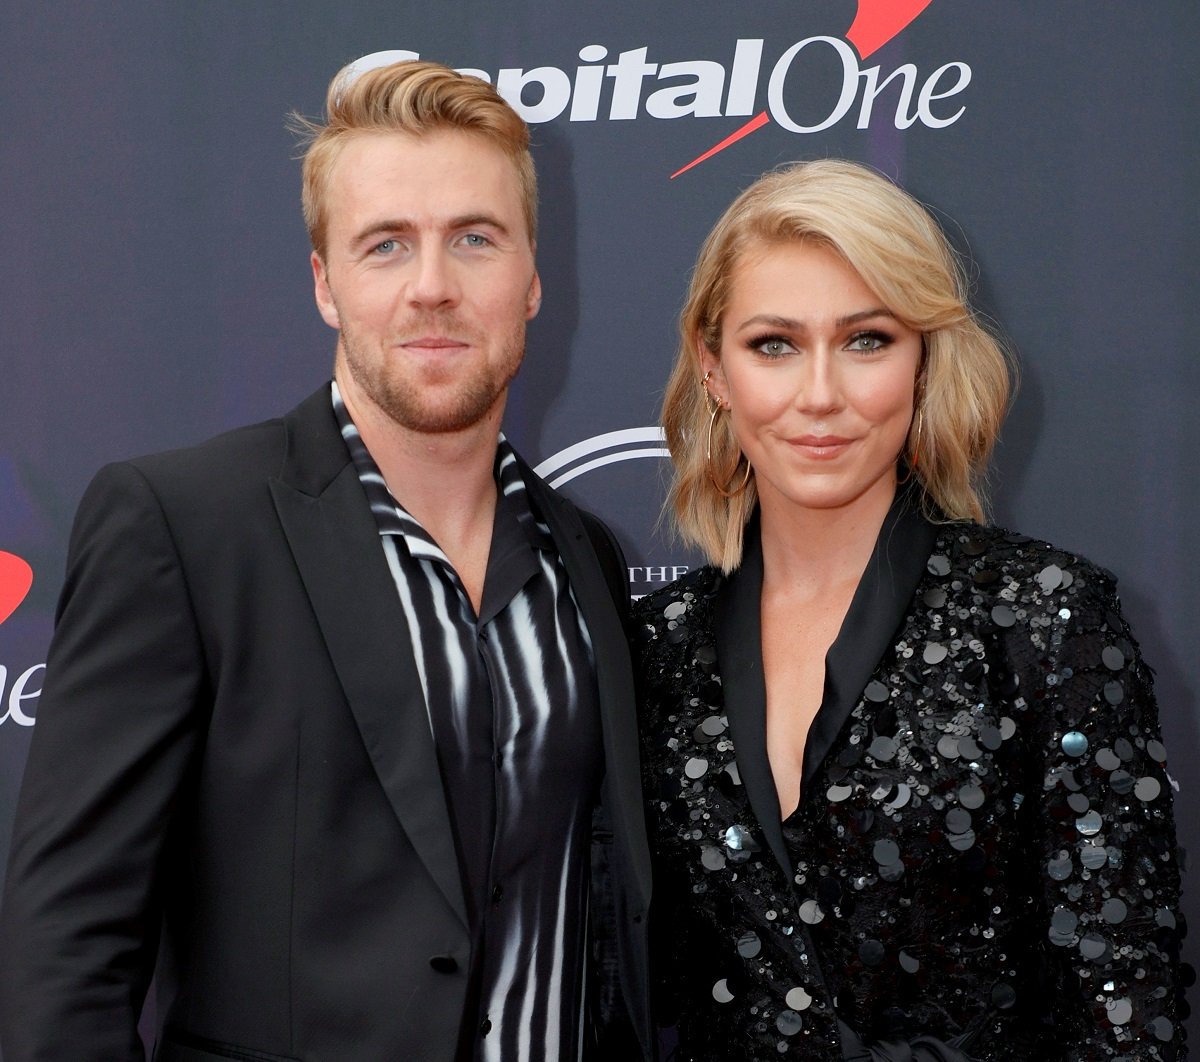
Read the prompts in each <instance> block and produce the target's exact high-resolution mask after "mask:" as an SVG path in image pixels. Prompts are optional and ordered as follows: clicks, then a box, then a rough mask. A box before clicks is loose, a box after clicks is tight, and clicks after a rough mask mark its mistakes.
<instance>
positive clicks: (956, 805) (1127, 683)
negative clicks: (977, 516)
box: [633, 492, 1184, 1062]
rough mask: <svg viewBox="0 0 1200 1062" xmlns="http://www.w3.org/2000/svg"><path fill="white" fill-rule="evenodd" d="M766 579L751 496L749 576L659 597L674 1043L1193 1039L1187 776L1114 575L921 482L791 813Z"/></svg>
mask: <svg viewBox="0 0 1200 1062" xmlns="http://www.w3.org/2000/svg"><path fill="white" fill-rule="evenodd" d="M761 588H762V554H761V545H760V543H759V540H758V533H757V525H756V523H752V525H751V527H750V528H748V529H747V540H746V555H745V558H744V560H743V563H742V566H741V568H739V569H738V571H737V572H736V573H735V574H734V575H732V576H730V577H723V576H722V575H721V573H720V572H719V571H717V570H715V569H713V568H701V569H698V570H696V571H693V572H691V573H689V574H688V575H686V576H685V577H684V578H682V579H680V580H679V581H678V582H676V583H674V584H672V585H671V586H669V587H667V588H665V589H663V590H661V591H659V592H658V593H655V594H653V595H651V596H649V597H647V598H643V599H642V600H641V601H640V602H638V604H637V606H636V608H635V615H634V635H633V636H634V645H635V665H636V666H637V667H638V669H639V671H640V681H641V710H642V719H641V725H642V733H643V762H644V767H643V773H644V779H645V790H646V796H647V805H648V809H649V815H650V822H651V831H652V832H651V844H652V846H653V848H654V849H655V850H656V878H655V906H656V918H655V924H654V927H653V931H654V932H655V934H656V936H657V940H658V955H659V965H658V973H657V980H658V983H659V988H660V1000H659V1007H660V1015H661V1018H660V1021H661V1022H662V1024H664V1025H668V1026H669V1025H675V1031H674V1032H673V1033H668V1034H667V1035H668V1037H669V1038H670V1037H674V1036H677V1037H678V1041H679V1047H678V1051H677V1054H676V1055H675V1057H676V1058H679V1059H697V1060H699V1059H703V1060H705V1062H721V1060H725V1059H738V1060H750V1059H778V1058H780V1057H792V1058H803V1059H805V1060H808V1059H814V1060H816V1059H829V1060H834V1059H841V1058H842V1057H843V1053H842V1052H843V1046H844V1043H845V1042H847V1041H852V1040H854V1039H855V1036H854V1035H851V1030H853V1033H854V1034H857V1035H858V1036H861V1038H862V1040H863V1041H864V1042H866V1043H868V1044H871V1045H872V1049H873V1051H874V1052H875V1053H874V1054H872V1055H871V1056H870V1057H885V1058H892V1057H896V1058H904V1057H908V1058H911V1057H917V1058H943V1057H944V1058H960V1057H964V1056H965V1057H969V1058H971V1059H996V1060H1000V1059H1006V1060H1013V1062H1043V1060H1045V1062H1050V1060H1060V1059H1062V1060H1066V1059H1071V1060H1074V1059H1106V1060H1114V1059H1139V1060H1140V1059H1179V1058H1182V1057H1184V1047H1183V1043H1182V1041H1183V1029H1182V1023H1181V1017H1182V1015H1181V1010H1180V1008H1181V1006H1182V1003H1181V1001H1180V997H1179V991H1178V985H1179V979H1180V974H1179V966H1178V954H1179V939H1180V937H1181V935H1182V927H1181V926H1180V925H1179V924H1178V923H1177V913H1176V911H1177V904H1178V898H1179V866H1178V863H1177V853H1176V847H1175V833H1174V827H1173V823H1172V817H1171V803H1172V799H1171V787H1170V782H1169V779H1168V777H1167V774H1166V772H1165V768H1164V759H1165V754H1164V751H1163V746H1162V744H1161V742H1160V737H1159V727H1158V719H1157V712H1156V708H1155V703H1154V698H1153V692H1152V688H1151V676H1150V671H1149V669H1148V668H1147V667H1146V666H1145V665H1144V664H1143V663H1142V660H1141V657H1140V655H1139V652H1138V647H1137V644H1136V642H1134V640H1133V637H1132V635H1131V634H1130V632H1129V629H1128V627H1127V626H1126V624H1125V622H1124V621H1123V619H1122V618H1121V614H1120V610H1119V605H1118V601H1117V597H1116V593H1115V589H1114V580H1113V578H1112V576H1111V575H1109V574H1108V573H1106V572H1105V571H1103V570H1102V569H1100V568H1098V567H1096V566H1094V565H1093V564H1091V563H1089V562H1088V561H1086V560H1084V559H1083V558H1081V557H1078V556H1075V555H1073V554H1070V553H1066V552H1062V551H1060V550H1056V549H1054V548H1053V547H1051V546H1049V545H1047V544H1045V543H1042V542H1035V541H1031V540H1030V539H1029V538H1026V537H1024V536H1022V535H1016V534H1011V533H1009V532H1006V531H1003V530H999V529H996V528H989V527H980V526H977V525H974V524H966V523H950V524H939V525H935V524H931V523H929V522H927V521H926V520H925V519H924V518H923V517H922V516H921V515H919V512H918V506H917V505H916V504H915V501H914V499H913V496H912V494H911V492H910V493H909V494H907V495H905V494H902V495H901V496H900V497H899V498H898V499H897V502H896V504H894V505H893V507H892V511H891V512H890V513H889V514H888V518H887V520H886V521H885V523H884V526H883V529H882V531H881V533H880V536H879V540H878V542H877V544H876V548H875V552H874V555H873V557H872V559H871V561H870V563H869V564H868V567H867V569H866V571H865V573H864V576H863V579H862V581H861V583H860V585H859V588H858V590H857V593H856V594H855V597H854V599H853V602H852V604H851V606H850V609H849V612H848V614H847V617H846V620H845V622H844V624H843V627H842V631H841V633H840V634H839V636H838V638H837V640H836V642H835V643H834V645H833V646H832V647H831V649H830V651H829V654H828V657H827V661H826V684H825V696H824V701H823V703H822V706H821V709H820V712H819V714H818V715H817V717H816V719H815V721H814V723H813V725H812V729H811V731H810V733H809V736H808V742H807V746H806V749H805V757H804V775H803V783H802V791H801V800H800V807H799V808H798V809H797V811H796V813H795V814H794V815H793V816H792V817H791V818H789V819H788V820H787V821H786V822H785V823H782V824H781V822H780V809H779V804H778V798H777V796H776V791H775V786H774V782H773V779H772V777H771V773H770V766H769V763H768V760H767V755H766V743H765V700H766V697H765V686H764V682H763V674H762V654H761V633H760V620H759V602H760V594H761ZM839 1029H840V1031H839ZM927 1038H930V1039H927ZM926 1044H929V1045H932V1046H931V1047H930V1048H929V1050H928V1051H926V1048H925V1047H919V1046H918V1045H926ZM939 1045H941V1046H944V1047H945V1053H944V1054H943V1053H941V1052H940V1051H939V1050H938V1049H937V1048H938V1046H939ZM910 1049H915V1050H916V1054H915V1056H914V1055H910V1054H907V1053H906V1052H908V1051H909V1050H910ZM956 1052H959V1053H956ZM846 1057H863V1056H860V1055H858V1054H856V1050H855V1049H850V1048H849V1047H848V1046H846Z"/></svg>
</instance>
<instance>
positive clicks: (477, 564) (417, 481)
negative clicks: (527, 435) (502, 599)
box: [338, 379, 504, 612]
mask: <svg viewBox="0 0 1200 1062" xmlns="http://www.w3.org/2000/svg"><path fill="white" fill-rule="evenodd" d="M338 385H339V389H340V391H341V394H342V401H343V402H345V404H346V410H347V412H348V413H349V414H350V419H351V420H353V421H354V426H355V427H356V428H357V429H358V432H359V435H360V436H361V437H362V441H363V444H364V445H365V446H366V448H367V451H368V452H369V453H370V455H371V458H372V460H374V462H375V464H376V465H377V466H378V467H379V471H380V473H381V474H382V475H383V478H384V482H385V483H386V484H387V486H388V490H390V491H391V493H392V496H393V497H394V498H395V499H396V501H398V502H399V503H400V504H401V505H402V506H403V507H404V509H405V511H406V512H408V513H409V514H410V515H411V516H412V517H413V518H414V519H416V520H417V521H418V522H419V523H420V524H421V526H422V527H423V528H424V529H425V530H426V531H427V532H428V533H429V535H430V536H431V537H432V538H433V540H434V541H435V542H436V543H437V544H438V546H439V547H441V550H442V552H443V553H445V554H446V556H447V558H448V559H449V560H450V563H451V564H452V565H454V569H455V571H457V572H458V574H459V578H460V579H462V582H463V584H464V586H465V587H466V589H467V593H468V595H469V596H470V598H471V601H472V604H473V605H474V606H475V609H476V611H477V612H478V610H479V604H480V601H481V600H482V596H483V577H484V573H485V571H486V570H487V557H488V550H489V548H490V546H491V538H492V522H493V518H494V517H495V513H496V480H495V475H494V468H495V462H496V443H497V440H498V437H499V433H500V420H501V417H502V415H503V412H504V396H501V397H500V399H498V400H497V402H496V404H495V406H494V407H493V408H492V409H491V410H489V411H488V413H487V414H486V415H485V416H484V417H483V418H482V419H481V420H479V421H477V422H476V423H475V424H472V425H471V426H470V427H468V428H465V429H463V430H461V431H456V432H438V433H425V432H417V431H412V430H411V429H408V428H405V427H403V426H401V425H399V424H397V423H396V422H395V421H394V420H392V419H391V418H390V417H388V416H387V414H386V413H384V412H383V410H381V409H380V408H379V407H378V406H376V405H375V404H374V403H373V402H371V401H369V400H368V399H365V398H364V397H363V396H362V395H361V394H359V393H358V391H357V389H356V388H355V387H354V385H353V382H351V381H344V380H343V379H339V380H338Z"/></svg>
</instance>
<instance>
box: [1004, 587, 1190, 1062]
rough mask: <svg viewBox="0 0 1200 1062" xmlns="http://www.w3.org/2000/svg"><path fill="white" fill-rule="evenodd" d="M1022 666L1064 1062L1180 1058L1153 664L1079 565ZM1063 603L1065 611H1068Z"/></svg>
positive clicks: (1175, 935)
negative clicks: (1035, 747) (1038, 656)
mask: <svg viewBox="0 0 1200 1062" xmlns="http://www.w3.org/2000/svg"><path fill="white" fill-rule="evenodd" d="M1075 571H1076V582H1077V583H1079V582H1080V581H1082V582H1083V583H1084V584H1085V585H1084V586H1083V587H1082V588H1080V587H1076V588H1075V589H1076V590H1077V591H1078V592H1068V593H1064V594H1063V595H1062V597H1061V600H1060V601H1058V602H1056V605H1055V608H1056V610H1057V611H1055V612H1054V613H1053V614H1052V616H1051V617H1050V619H1049V622H1047V623H1046V624H1045V626H1044V628H1043V630H1044V635H1043V636H1044V639H1045V648H1046V652H1045V655H1044V656H1043V657H1042V661H1041V662H1040V663H1038V664H1037V666H1029V663H1028V662H1027V663H1026V666H1025V667H1023V668H1022V669H1021V672H1020V674H1021V684H1020V685H1021V690H1022V693H1023V695H1024V697H1025V698H1026V699H1027V701H1028V702H1029V703H1028V708H1029V711H1030V713H1031V717H1032V718H1033V719H1034V720H1036V721H1037V725H1036V727H1035V733H1036V734H1037V738H1038V741H1039V743H1040V755H1037V756H1035V758H1034V762H1035V763H1036V765H1037V769H1038V770H1039V772H1040V777H1034V778H1031V779H1030V783H1029V790H1030V794H1029V795H1030V796H1031V797H1032V798H1033V799H1034V800H1035V801H1037V805H1036V810H1037V817H1038V825H1037V829H1036V831H1035V836H1036V837H1037V838H1038V841H1039V848H1038V850H1037V851H1035V853H1034V855H1033V859H1034V868H1033V869H1034V872H1035V873H1036V874H1037V875H1038V877H1039V878H1040V881H1041V883H1042V888H1041V891H1042V897H1043V904H1042V921H1041V924H1040V925H1038V926H1037V928H1036V932H1037V933H1038V936H1039V941H1040V946H1041V947H1042V948H1043V949H1044V950H1045V953H1046V954H1047V955H1048V962H1047V964H1046V965H1047V969H1049V970H1050V971H1051V977H1052V978H1053V981H1054V983H1053V984H1051V985H1048V986H1046V987H1047V988H1048V990H1049V991H1050V992H1051V993H1052V995H1051V996H1050V998H1051V999H1053V1000H1054V1010H1055V1015H1054V1017H1055V1026H1056V1029H1057V1030H1058V1039H1059V1041H1060V1042H1061V1043H1062V1044H1064V1045H1068V1046H1066V1053H1065V1054H1064V1056H1063V1057H1064V1058H1065V1059H1071V1060H1083V1059H1091V1058H1098V1057H1106V1058H1107V1057H1109V1056H1110V1055H1111V1056H1113V1057H1117V1056H1120V1057H1124V1058H1128V1059H1131V1060H1133V1059H1138V1060H1142V1059H1145V1060H1149V1059H1155V1060H1162V1059H1174V1058H1177V1057H1183V1053H1182V1052H1183V1047H1182V1044H1183V1037H1184V1031H1183V1026H1182V1011H1181V1009H1180V1008H1181V993H1180V968H1179V945H1180V937H1181V936H1182V924H1181V923H1179V922H1177V919H1178V917H1179V916H1178V910H1179V888H1180V868H1179V858H1178V850H1177V847H1176V841H1175V826H1174V820H1173V817H1172V793H1171V789H1172V786H1171V780H1170V778H1169V777H1168V775H1167V772H1166V767H1165V756H1166V754H1165V751H1164V749H1163V745H1162V740H1161V734H1160V731H1159V721H1158V710H1157V706H1156V704H1155V700H1154V691H1153V686H1152V680H1151V673H1150V670H1149V668H1148V667H1147V666H1146V665H1145V663H1144V662H1143V661H1142V656H1141V652H1140V650H1139V648H1138V645H1137V643H1136V641H1134V639H1133V636H1132V634H1131V633H1130V631H1129V628H1128V626H1127V625H1126V623H1125V621H1124V619H1123V618H1122V616H1121V612H1120V605H1119V603H1118V600H1117V596H1116V592H1115V587H1114V585H1113V582H1112V579H1111V577H1109V576H1108V575H1107V574H1106V573H1104V572H1102V571H1100V570H1099V569H1095V568H1091V567H1090V566H1086V565H1084V566H1080V567H1078V568H1076V569H1075ZM1059 606H1061V607H1059Z"/></svg>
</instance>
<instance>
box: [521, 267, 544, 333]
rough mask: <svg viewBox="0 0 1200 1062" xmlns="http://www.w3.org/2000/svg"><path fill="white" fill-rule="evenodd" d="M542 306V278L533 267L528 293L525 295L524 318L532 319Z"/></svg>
mask: <svg viewBox="0 0 1200 1062" xmlns="http://www.w3.org/2000/svg"><path fill="white" fill-rule="evenodd" d="M541 308H542V278H541V276H540V275H539V274H538V271H537V270H536V269H535V270H534V271H533V280H531V281H530V282H529V293H528V295H526V296H525V320H526V321H532V320H533V319H534V318H535V317H536V316H537V315H538V310H540V309H541Z"/></svg>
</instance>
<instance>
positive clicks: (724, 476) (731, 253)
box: [662, 159, 1011, 572]
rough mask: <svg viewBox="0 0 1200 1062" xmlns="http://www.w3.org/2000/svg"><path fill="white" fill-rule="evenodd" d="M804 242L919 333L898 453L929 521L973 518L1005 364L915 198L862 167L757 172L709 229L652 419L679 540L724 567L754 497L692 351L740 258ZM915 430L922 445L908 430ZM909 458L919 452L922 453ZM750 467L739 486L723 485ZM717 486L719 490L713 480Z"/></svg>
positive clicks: (837, 163)
mask: <svg viewBox="0 0 1200 1062" xmlns="http://www.w3.org/2000/svg"><path fill="white" fill-rule="evenodd" d="M793 240H805V241H811V242H813V243H816V244H818V245H820V246H825V247H828V248H830V249H831V250H833V251H834V252H835V253H837V254H839V255H841V257H842V258H844V259H845V261H846V262H847V263H848V264H849V266H850V267H851V268H852V269H854V271H855V272H856V273H858V275H859V276H860V277H861V278H862V280H863V282H864V283H865V284H866V285H867V287H868V288H870V289H871V291H872V292H874V294H876V295H877V296H878V297H879V298H880V299H881V300H882V301H883V304H884V305H885V306H886V307H887V309H889V310H890V311H891V312H892V313H894V314H895V315H896V316H897V318H899V319H900V320H901V321H902V322H903V323H904V324H905V325H907V326H908V327H909V328H912V329H914V330H916V331H918V332H920V333H921V334H922V339H923V342H924V359H923V365H922V368H921V371H920V374H919V376H918V381H917V395H916V396H915V411H914V415H913V425H914V426H913V427H911V428H910V430H909V437H908V440H907V441H906V443H905V449H904V459H905V461H906V463H907V464H908V467H909V468H910V469H911V470H912V472H913V475H914V477H915V478H916V479H917V480H918V481H919V482H920V485H921V486H922V487H923V488H924V494H925V497H926V498H927V499H928V501H929V502H930V503H932V505H931V506H927V507H928V508H930V510H931V511H930V512H929V515H930V516H933V517H935V518H938V519H946V518H949V519H971V520H975V521H982V519H983V502H982V500H981V488H982V480H983V477H984V474H985V472H986V464H987V459H988V456H989V455H990V453H991V451H992V447H993V445H994V444H995V441H996V437H997V435H998V433H999V430H1000V424H1001V422H1002V421H1003V419H1004V414H1005V411H1006V409H1007V406H1008V396H1009V391H1010V371H1011V367H1010V362H1009V358H1008V356H1007V354H1006V352H1005V350H1004V349H1003V347H1002V346H1001V345H1000V343H999V342H998V341H997V340H996V339H995V338H994V337H993V336H992V335H990V334H989V333H988V331H987V330H986V329H985V328H984V327H983V325H982V324H981V323H980V321H979V319H978V318H977V316H976V315H975V313H974V312H973V311H972V310H971V308H970V306H969V305H968V301H967V298H968V293H967V289H968V285H967V279H966V276H965V274H964V271H963V268H962V266H961V265H960V263H959V261H958V259H957V258H956V256H955V254H954V251H953V249H952V248H951V247H950V244H949V242H948V241H947V239H946V237H945V235H944V234H943V233H942V230H941V229H940V228H939V227H938V224H937V222H936V221H934V219H933V217H932V216H931V215H930V213H929V211H928V210H926V209H925V208H924V207H923V206H922V205H921V204H920V203H918V202H917V201H916V200H915V199H913V197H912V196H910V195H909V194H908V193H907V192H904V191H903V190H902V189H900V188H898V187H897V186H896V185H895V184H893V183H892V182H891V181H889V180H888V179H887V178H885V177H883V176H881V175H880V174H878V173H876V172H875V171H873V170H871V169H868V168H867V167H865V166H861V165H858V164H856V163H853V162H846V161H842V160H838V159H824V160H818V161H813V162H798V163H793V164H791V165H789V166H786V167H784V168H782V169H779V170H776V171H773V172H771V173H768V174H765V175H764V176H762V177H760V178H759V179H758V180H757V181H755V183H754V184H752V185H751V186H750V187H749V188H747V189H746V190H745V191H744V192H742V194H741V195H739V196H738V197H737V199H735V200H734V201H733V203H732V204H731V205H730V207H729V209H728V210H726V211H725V213H724V214H723V215H722V217H721V219H720V220H719V221H718V222H717V224H716V226H715V227H714V228H713V230H712V232H710V233H709V235H708V238H707V239H706V240H705V241H704V246H703V247H702V248H701V250H700V257H699V258H698V259H697V261H696V267H695V269H694V270H693V273H692V280H691V285H690V287H689V289H688V297H687V302H686V304H685V305H684V308H683V311H682V313H681V314H680V318H679V334H680V345H679V353H678V355H677V357H676V359H675V367H674V369H673V371H672V373H671V378H670V380H669V382H668V383H667V390H666V395H665V397H664V401H663V411H662V421H663V428H664V430H665V432H666V437H667V446H668V448H669V449H670V451H671V458H672V462H673V464H674V478H673V482H672V486H671V491H670V495H669V498H668V505H669V506H670V507H671V508H672V510H673V512H674V515H675V523H676V526H677V528H678V531H679V533H680V535H681V537H682V538H683V539H684V540H685V541H687V542H689V543H690V544H692V545H695V546H698V547H699V548H700V549H701V550H703V551H704V553H705V554H706V555H707V556H708V558H709V560H710V561H711V562H712V563H714V564H717V565H720V567H721V568H722V569H724V570H725V571H727V572H728V571H731V570H733V569H734V568H736V567H737V566H738V564H740V563H741V558H742V535H743V531H744V529H745V525H746V521H747V520H748V519H749V518H750V514H751V513H752V512H753V511H754V506H755V504H756V501H757V490H756V488H755V482H754V471H753V469H748V466H747V465H746V463H745V458H744V457H743V456H742V454H741V452H740V450H739V448H738V445H737V440H736V439H735V438H734V435H733V432H732V430H731V428H730V424H729V417H728V416H718V418H717V421H716V423H715V425H713V429H712V460H711V462H710V461H709V460H708V459H707V458H706V454H705V451H706V440H707V437H708V432H709V413H710V409H709V406H708V403H707V401H706V397H705V390H704V385H703V382H702V378H701V368H700V359H699V351H698V347H697V344H698V343H703V344H704V347H705V348H706V349H707V350H708V351H709V352H710V353H711V354H712V355H714V356H716V357H719V356H720V352H721V319H722V317H723V315H724V313H725V309H726V307H727V305H728V303H729V297H730V286H731V283H732V278H733V274H734V272H735V271H736V270H737V268H738V266H739V264H740V263H741V262H742V261H743V260H744V259H745V257H746V255H747V253H748V252H750V251H751V250H753V249H756V248H758V249H761V248H762V247H763V246H764V245H768V246H769V245H771V244H778V243H785V242H791V241H793ZM918 435H919V440H918V438H917V436H918ZM918 450H919V452H918ZM747 470H748V472H749V479H748V481H747V483H746V486H745V489H744V490H740V491H738V492H737V493H736V494H734V495H733V497H726V496H724V494H723V493H722V491H721V490H719V489H718V487H717V484H720V487H721V488H723V489H724V490H725V491H727V492H728V491H732V490H734V489H735V488H737V487H738V485H739V484H740V483H741V482H742V481H743V476H744V475H745V474H746V473H747ZM714 480H715V482H714Z"/></svg>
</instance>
